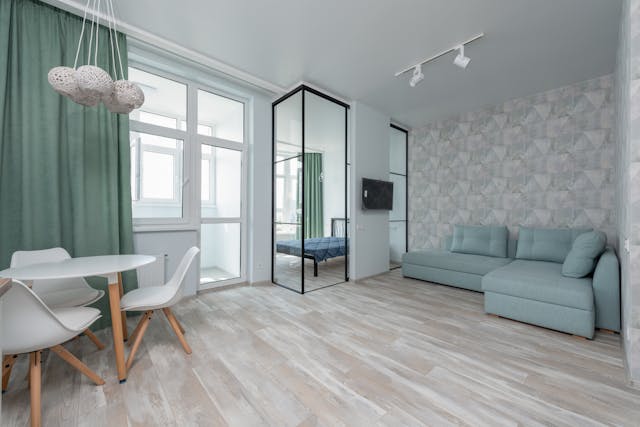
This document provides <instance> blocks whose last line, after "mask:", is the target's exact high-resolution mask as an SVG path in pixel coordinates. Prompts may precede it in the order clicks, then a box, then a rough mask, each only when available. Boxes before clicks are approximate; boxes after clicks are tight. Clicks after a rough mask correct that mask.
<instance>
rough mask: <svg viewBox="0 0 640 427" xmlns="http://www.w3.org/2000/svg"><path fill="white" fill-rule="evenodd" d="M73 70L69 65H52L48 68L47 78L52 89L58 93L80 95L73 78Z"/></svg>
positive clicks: (74, 96) (75, 96)
mask: <svg viewBox="0 0 640 427" xmlns="http://www.w3.org/2000/svg"><path fill="white" fill-rule="evenodd" d="M75 72H76V70H74V69H73V68H71V67H54V68H52V69H51V70H49V74H47V80H49V84H50V85H51V87H53V90H55V91H56V92H58V93H59V94H60V95H63V96H68V97H69V98H77V97H79V96H80V88H79V87H78V83H77V82H76V79H75V78H74V74H75Z"/></svg>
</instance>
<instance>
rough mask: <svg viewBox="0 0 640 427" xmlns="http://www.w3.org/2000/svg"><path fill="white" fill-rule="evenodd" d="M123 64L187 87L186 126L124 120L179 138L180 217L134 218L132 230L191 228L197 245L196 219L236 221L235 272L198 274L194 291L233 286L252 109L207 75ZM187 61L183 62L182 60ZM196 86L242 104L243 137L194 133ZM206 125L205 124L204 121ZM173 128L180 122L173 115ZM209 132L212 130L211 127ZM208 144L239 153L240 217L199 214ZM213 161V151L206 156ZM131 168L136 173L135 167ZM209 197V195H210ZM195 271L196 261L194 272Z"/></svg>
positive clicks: (243, 220) (135, 128) (243, 264)
mask: <svg viewBox="0 0 640 427" xmlns="http://www.w3.org/2000/svg"><path fill="white" fill-rule="evenodd" d="M129 66H130V67H132V68H136V69H139V70H142V71H145V72H147V73H151V74H155V75H157V76H160V77H163V78H166V79H169V80H172V81H175V82H178V83H181V84H185V85H186V86H187V117H186V122H187V129H186V130H180V129H171V128H166V127H162V126H156V125H152V124H149V123H143V122H138V121H135V120H130V121H129V127H130V129H129V130H130V132H140V133H149V134H153V135H158V136H163V137H166V138H171V139H177V140H182V141H183V146H182V150H183V151H182V153H183V155H182V157H183V165H182V175H183V182H182V218H134V220H133V225H134V232H154V231H179V230H193V231H197V232H198V245H199V246H200V247H201V246H202V241H201V239H202V236H201V228H202V224H228V223H234V224H236V223H237V224H240V277H238V278H234V279H229V280H222V281H218V282H213V283H206V284H200V282H199V279H198V284H199V285H198V290H205V289H210V288H216V287H221V286H228V285H233V284H236V283H243V282H246V281H247V271H248V268H247V259H248V258H247V254H248V234H249V233H248V221H247V218H248V216H247V215H248V204H249V201H248V188H247V183H248V177H249V174H248V171H249V148H250V145H251V141H250V138H251V133H250V123H251V120H250V116H251V111H252V98H251V97H250V96H248V95H246V94H244V93H242V92H239V91H238V92H236V91H234V90H229V89H225V88H222V87H218V85H217V84H215V83H212V82H209V81H208V79H206V80H207V81H205V80H204V79H200V78H198V79H188V78H184V77H181V76H177V75H175V74H173V73H168V72H165V71H163V70H161V69H158V68H156V67H154V66H151V65H149V64H146V63H145V62H144V59H141V60H133V59H131V58H130V59H129ZM185 66H187V65H185ZM198 90H202V91H205V92H209V93H212V94H214V95H218V96H222V97H225V98H229V99H231V100H234V101H237V102H240V103H242V105H243V141H242V142H236V141H230V140H225V139H221V138H217V137H211V136H206V135H200V134H199V133H198V123H197V111H198V110H197V109H198V99H197V95H198ZM207 126H209V125H207ZM178 127H180V121H179V120H178ZM212 131H213V129H212ZM203 144H205V145H210V146H213V147H220V148H226V149H231V150H235V151H240V152H241V162H242V173H241V177H242V182H241V185H240V187H241V192H242V196H241V207H240V217H231V218H202V201H201V196H202V190H201V184H200V180H201V176H202V175H201V174H202V171H201V166H202V163H201V153H202V145H203ZM212 157H213V158H214V159H213V161H214V162H215V156H212ZM137 173H140V171H139V170H138V171H137ZM211 179H212V182H211V184H210V185H211V187H210V188H211V194H212V196H214V195H215V186H214V184H215V177H211ZM213 200H214V201H215V198H213ZM199 271H200V269H199V265H198V272H199Z"/></svg>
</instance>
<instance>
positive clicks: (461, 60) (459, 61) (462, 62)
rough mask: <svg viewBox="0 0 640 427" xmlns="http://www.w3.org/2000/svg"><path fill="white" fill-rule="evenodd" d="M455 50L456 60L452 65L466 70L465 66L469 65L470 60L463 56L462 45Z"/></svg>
mask: <svg viewBox="0 0 640 427" xmlns="http://www.w3.org/2000/svg"><path fill="white" fill-rule="evenodd" d="M456 50H457V51H458V54H457V55H456V58H455V59H454V60H453V63H454V64H456V65H457V66H458V67H460V68H462V69H463V70H464V69H465V68H467V65H469V62H471V58H469V57H466V56H464V45H463V44H461V45H459V46H458V47H456Z"/></svg>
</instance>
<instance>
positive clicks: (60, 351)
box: [51, 345, 104, 385]
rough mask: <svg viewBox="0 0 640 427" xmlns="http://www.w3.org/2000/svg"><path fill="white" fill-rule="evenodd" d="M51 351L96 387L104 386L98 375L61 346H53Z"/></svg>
mask: <svg viewBox="0 0 640 427" xmlns="http://www.w3.org/2000/svg"><path fill="white" fill-rule="evenodd" d="M51 351H53V352H54V353H56V354H57V355H58V356H60V357H61V358H62V359H63V360H64V361H65V362H67V363H68V364H69V365H71V366H73V367H74V368H76V369H77V370H78V371H80V372H81V373H82V374H84V375H85V376H86V377H87V378H89V379H90V380H91V381H93V382H94V383H96V385H103V384H104V380H103V379H102V378H101V377H100V376H99V375H98V374H96V373H95V372H93V371H92V370H91V369H89V367H88V366H87V365H85V364H84V363H82V361H81V360H80V359H78V358H77V357H75V356H74V355H73V354H71V353H69V350H67V349H66V348H64V347H63V346H61V345H56V346H53V347H51Z"/></svg>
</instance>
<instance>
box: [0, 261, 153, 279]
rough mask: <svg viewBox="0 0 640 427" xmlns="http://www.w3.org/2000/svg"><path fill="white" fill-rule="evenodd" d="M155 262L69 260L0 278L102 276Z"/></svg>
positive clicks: (9, 271)
mask: <svg viewBox="0 0 640 427" xmlns="http://www.w3.org/2000/svg"><path fill="white" fill-rule="evenodd" d="M155 260H156V258H155V257H152V256H149V255H102V256H88V257H78V258H70V259H66V260H64V261H57V262H45V263H41V264H31V265H25V266H23V267H18V268H8V269H6V270H2V271H0V277H6V278H11V279H17V280H46V279H69V278H72V277H87V276H103V275H107V274H113V273H119V272H122V271H128V270H133V269H136V268H138V267H141V266H143V265H145V264H151V263H152V262H154V261H155Z"/></svg>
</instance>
